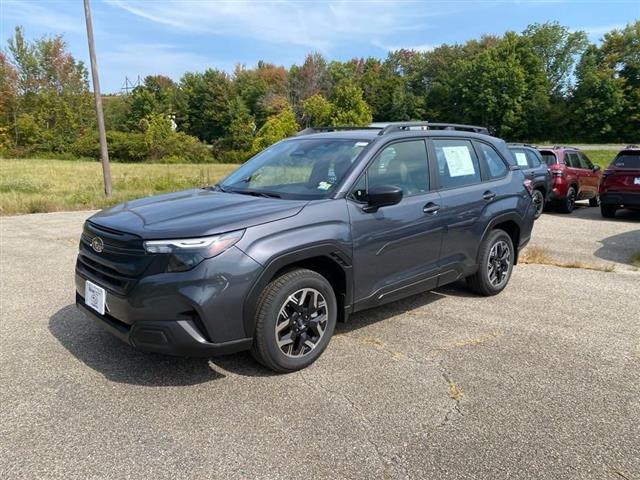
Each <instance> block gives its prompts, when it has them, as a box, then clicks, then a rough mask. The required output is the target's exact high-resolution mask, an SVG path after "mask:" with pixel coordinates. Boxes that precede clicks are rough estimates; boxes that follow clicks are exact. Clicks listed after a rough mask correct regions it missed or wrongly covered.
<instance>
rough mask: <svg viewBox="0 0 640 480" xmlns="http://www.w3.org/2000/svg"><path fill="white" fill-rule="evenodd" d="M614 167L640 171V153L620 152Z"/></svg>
mask: <svg viewBox="0 0 640 480" xmlns="http://www.w3.org/2000/svg"><path fill="white" fill-rule="evenodd" d="M613 165H614V166H616V167H619V168H635V169H640V152H620V153H619V154H618V156H617V157H616V158H615V160H614V161H613Z"/></svg>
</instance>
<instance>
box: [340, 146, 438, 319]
mask: <svg viewBox="0 0 640 480" xmlns="http://www.w3.org/2000/svg"><path fill="white" fill-rule="evenodd" d="M374 185H395V186H398V187H401V188H402V191H403V198H402V200H401V201H400V203H398V204H397V205H392V206H388V207H383V208H380V209H379V210H378V211H377V212H374V213H366V212H364V211H363V210H362V208H363V207H364V206H365V205H366V198H367V190H368V189H369V188H371V187H372V186H374ZM347 203H348V206H349V207H348V208H349V215H350V217H351V231H352V237H353V269H354V278H355V308H356V309H357V310H359V309H362V308H366V307H369V306H373V305H376V304H379V303H382V302H386V301H391V300H395V299H398V298H401V297H404V296H406V295H410V294H412V293H417V292H420V291H424V290H428V289H431V288H434V287H435V286H436V283H437V275H438V259H439V254H440V247H441V242H442V230H443V227H442V225H441V223H440V221H439V216H438V210H439V208H440V195H439V194H438V193H436V192H432V191H430V181H429V168H428V162H427V150H426V144H425V141H424V139H422V138H416V139H410V140H403V141H399V142H394V143H391V144H389V145H387V146H386V147H384V148H383V149H382V150H381V151H380V152H379V154H378V155H377V156H376V157H375V158H374V160H373V161H372V163H371V164H370V165H369V167H368V168H367V170H366V172H365V173H364V174H363V176H362V177H361V178H360V179H359V181H358V182H357V183H356V186H355V187H354V190H353V191H352V193H351V194H350V195H349V197H348V200H347Z"/></svg>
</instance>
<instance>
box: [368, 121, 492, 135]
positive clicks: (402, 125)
mask: <svg viewBox="0 0 640 480" xmlns="http://www.w3.org/2000/svg"><path fill="white" fill-rule="evenodd" d="M411 129H419V130H462V131H465V132H474V133H482V134H484V135H489V130H488V129H487V128H486V127H478V126H477V125H462V124H459V123H431V122H393V123H390V124H389V125H387V126H386V127H384V128H383V129H382V130H381V131H380V133H378V135H385V134H387V133H389V132H397V131H402V130H411Z"/></svg>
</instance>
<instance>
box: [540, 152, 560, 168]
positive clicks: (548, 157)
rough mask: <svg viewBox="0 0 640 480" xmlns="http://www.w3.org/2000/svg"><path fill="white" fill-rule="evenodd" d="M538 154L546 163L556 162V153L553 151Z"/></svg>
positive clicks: (552, 163) (553, 163)
mask: <svg viewBox="0 0 640 480" xmlns="http://www.w3.org/2000/svg"><path fill="white" fill-rule="evenodd" d="M540 155H542V161H543V162H544V163H545V164H547V165H555V164H556V163H558V159H557V158H556V154H555V153H553V152H540Z"/></svg>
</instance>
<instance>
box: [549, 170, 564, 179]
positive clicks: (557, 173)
mask: <svg viewBox="0 0 640 480" xmlns="http://www.w3.org/2000/svg"><path fill="white" fill-rule="evenodd" d="M551 175H555V176H556V177H564V172H563V171H562V170H558V169H555V168H554V169H553V170H551Z"/></svg>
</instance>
